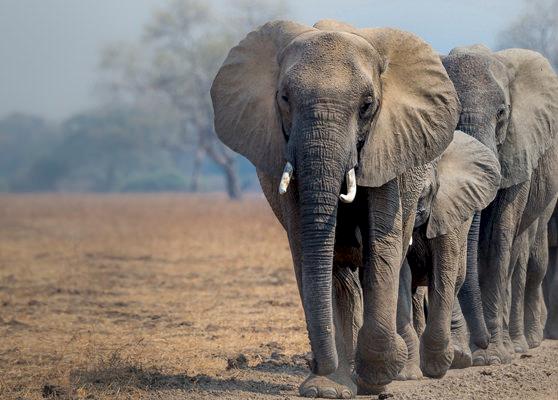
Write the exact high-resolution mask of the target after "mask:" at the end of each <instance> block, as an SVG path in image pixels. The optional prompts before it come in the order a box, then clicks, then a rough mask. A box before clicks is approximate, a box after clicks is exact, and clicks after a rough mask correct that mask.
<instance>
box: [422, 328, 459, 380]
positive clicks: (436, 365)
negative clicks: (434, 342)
mask: <svg viewBox="0 0 558 400" xmlns="http://www.w3.org/2000/svg"><path fill="white" fill-rule="evenodd" d="M423 338H424V336H423ZM448 342H449V341H448ZM453 353H454V349H453V346H452V345H451V342H449V343H448V344H447V345H445V346H441V347H440V346H430V345H429V344H427V343H425V341H424V340H421V341H420V369H421V370H422V372H423V374H424V375H426V376H428V377H429V378H435V379H439V378H442V377H443V376H444V375H445V374H446V372H448V369H449V368H450V366H451V363H452V361H453Z"/></svg>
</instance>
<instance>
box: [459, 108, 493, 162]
mask: <svg viewBox="0 0 558 400" xmlns="http://www.w3.org/2000/svg"><path fill="white" fill-rule="evenodd" d="M457 130H460V131H461V132H464V133H466V134H467V135H469V136H472V137H474V138H475V139H477V140H478V141H479V142H481V143H482V144H484V145H485V146H486V147H487V148H489V149H490V150H491V151H492V152H493V153H494V155H495V156H496V158H498V145H497V143H496V140H495V135H494V132H495V130H496V126H495V125H494V123H493V122H492V121H491V118H490V115H488V114H485V113H483V112H479V111H472V110H464V111H462V112H461V114H460V115H459V122H458V123H457Z"/></svg>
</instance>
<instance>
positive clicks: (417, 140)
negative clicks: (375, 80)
mask: <svg viewBox="0 0 558 400" xmlns="http://www.w3.org/2000/svg"><path fill="white" fill-rule="evenodd" d="M314 26H315V27H316V28H318V29H321V30H336V31H345V32H351V33H354V34H356V35H359V36H361V37H362V38H364V39H365V40H367V41H368V42H369V43H370V44H371V45H372V46H373V47H374V48H375V49H376V50H377V52H378V53H379V55H380V58H381V60H380V62H381V66H380V68H381V75H380V80H381V85H382V94H381V100H380V110H379V115H378V116H377V117H376V120H375V123H374V124H373V126H372V129H371V132H370V134H369V135H368V137H367V139H366V141H365V143H364V145H363V148H362V150H361V151H360V161H359V168H358V172H357V182H358V184H359V185H361V186H371V187H376V186H381V185H383V184H384V183H386V182H388V181H390V180H391V179H393V178H395V177H396V176H398V175H400V174H401V173H403V172H405V171H406V170H408V169H410V168H413V167H418V166H420V165H424V164H426V163H427V162H429V161H432V160H433V159H434V158H436V157H438V156H439V155H440V154H442V152H443V151H444V150H445V148H446V147H447V146H448V145H449V143H450V142H451V140H452V138H453V131H454V129H455V127H456V126H457V121H458V119H459V113H460V104H459V100H458V97H457V93H456V91H455V89H454V87H453V84H452V82H451V80H450V79H449V77H448V75H447V73H446V70H445V69H444V67H443V65H442V63H441V61H440V56H439V55H438V54H437V53H436V52H435V51H434V50H433V49H432V47H430V46H429V45H428V44H427V43H426V42H424V41H423V40H422V39H420V38H418V37H417V36H415V35H413V34H411V33H408V32H403V31H400V30H397V29H390V28H379V29H357V28H354V27H352V26H350V25H347V24H344V23H340V22H336V21H329V20H325V21H320V22H318V23H317V24H316V25H314Z"/></svg>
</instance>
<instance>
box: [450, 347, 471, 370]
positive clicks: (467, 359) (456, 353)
mask: <svg viewBox="0 0 558 400" xmlns="http://www.w3.org/2000/svg"><path fill="white" fill-rule="evenodd" d="M472 365H473V354H472V353H471V350H470V349H469V345H468V344H462V343H454V344H453V361H452V363H451V367H450V368H452V369H463V368H469V367H470V366H472Z"/></svg>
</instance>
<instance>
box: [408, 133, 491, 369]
mask: <svg viewBox="0 0 558 400" xmlns="http://www.w3.org/2000/svg"><path fill="white" fill-rule="evenodd" d="M425 168H427V169H428V173H427V177H428V178H427V179H426V181H425V182H424V189H423V192H422V195H421V198H420V199H419V203H418V207H417V215H416V219H415V229H414V232H413V243H412V245H411V246H410V248H409V251H408V253H407V261H408V263H405V265H404V266H403V270H402V272H401V278H402V279H401V285H400V291H399V304H398V330H399V333H400V335H401V336H402V337H403V338H404V340H405V342H406V343H407V348H408V361H407V364H406V366H405V368H404V369H403V371H402V372H401V374H400V376H399V378H400V379H413V378H418V377H420V374H421V372H420V370H422V373H424V374H425V375H427V376H429V377H433V378H440V377H442V376H444V375H445V373H446V372H447V370H448V369H449V367H450V366H451V364H452V360H453V358H454V352H456V354H461V353H462V352H463V351H466V350H465V349H468V343H467V341H466V335H465V338H463V337H461V338H460V339H459V343H452V332H451V324H452V310H453V307H454V303H455V306H456V307H457V308H458V303H457V302H456V301H455V297H456V295H457V292H458V291H459V288H460V286H461V284H462V283H463V280H464V277H465V270H466V259H467V233H468V232H469V228H470V226H471V222H472V220H473V216H474V214H475V212H476V211H479V210H482V209H483V208H484V207H486V206H487V205H488V204H489V203H490V202H491V201H492V200H493V199H494V197H495V195H496V192H497V190H498V187H499V184H500V172H499V171H500V165H499V163H498V160H497V158H496V157H495V155H494V153H493V152H492V151H491V150H489V149H488V148H487V147H486V146H484V145H483V144H482V143H480V142H479V141H477V140H476V139H474V138H473V137H471V136H469V135H467V134H465V133H463V132H461V131H456V132H455V134H454V139H453V141H452V142H451V144H450V145H449V147H448V148H447V149H446V151H445V152H444V153H443V154H442V155H441V157H440V158H439V159H437V160H435V161H433V162H431V163H429V164H427V165H426V166H425ZM409 267H410V269H409ZM411 274H412V279H411ZM411 280H412V283H411ZM412 285H414V286H417V285H420V286H424V285H427V286H428V306H429V307H428V317H427V323H426V327H425V330H424V332H423V333H422V336H421V338H420V351H419V346H418V343H419V340H418V338H417V334H416V332H415V330H414V328H413V323H412V312H411V310H412V293H411V286H412ZM463 327H464V325H463ZM453 341H454V342H455V341H457V340H456V339H455V336H454V338H453ZM419 353H420V370H419Z"/></svg>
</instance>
